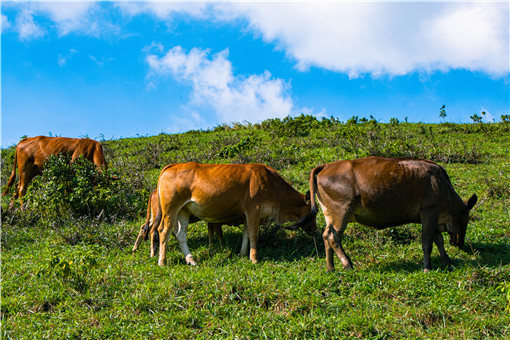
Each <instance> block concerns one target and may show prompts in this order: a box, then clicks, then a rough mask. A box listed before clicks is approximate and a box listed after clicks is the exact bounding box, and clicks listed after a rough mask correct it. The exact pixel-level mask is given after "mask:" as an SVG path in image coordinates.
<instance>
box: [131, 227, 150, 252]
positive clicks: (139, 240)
mask: <svg viewBox="0 0 510 340" xmlns="http://www.w3.org/2000/svg"><path fill="white" fill-rule="evenodd" d="M148 230H149V226H148V225H147V224H144V225H142V226H141V227H140V232H139V233H138V237H137V238H136V241H135V245H134V246H133V253H134V252H135V251H137V250H138V248H139V247H140V243H142V240H143V239H144V237H145V235H146V234H147V232H148Z"/></svg>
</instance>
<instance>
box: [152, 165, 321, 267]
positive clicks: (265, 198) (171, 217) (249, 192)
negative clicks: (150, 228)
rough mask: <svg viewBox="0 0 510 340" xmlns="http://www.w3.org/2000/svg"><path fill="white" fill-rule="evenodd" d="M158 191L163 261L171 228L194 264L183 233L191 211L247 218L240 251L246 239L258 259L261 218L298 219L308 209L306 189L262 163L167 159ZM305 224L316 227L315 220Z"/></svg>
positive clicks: (212, 219) (220, 219) (223, 218)
mask: <svg viewBox="0 0 510 340" xmlns="http://www.w3.org/2000/svg"><path fill="white" fill-rule="evenodd" d="M158 191H159V199H160V204H161V212H162V219H163V223H162V225H161V226H160V227H159V229H158V230H159V243H160V247H159V261H158V263H159V265H160V266H163V265H165V264H166V244H167V242H168V237H169V236H170V232H173V233H174V235H175V237H176V239H177V242H178V243H179V245H180V247H181V250H182V252H183V254H184V256H185V259H186V263H188V264H191V265H195V264H196V263H195V261H194V260H193V256H192V255H191V253H190V251H189V248H188V242H187V238H186V233H187V228H188V223H189V220H190V217H191V216H195V217H197V218H199V219H201V220H205V221H207V222H209V223H225V222H227V223H228V222H229V221H233V220H237V219H242V220H245V221H246V223H245V228H244V232H243V243H242V246H241V253H240V255H246V254H247V252H248V241H249V243H250V259H251V260H252V261H253V263H257V238H258V231H259V223H260V221H261V220H270V221H275V222H276V223H284V222H287V221H297V220H299V218H300V217H302V216H304V215H305V214H307V213H308V212H309V211H310V203H309V201H307V200H306V197H305V195H303V194H301V193H299V192H297V191H296V190H294V189H293V188H292V186H291V185H290V184H289V183H287V182H286V181H285V180H284V179H283V178H282V177H281V176H280V175H279V174H278V173H277V172H276V170H274V169H272V168H270V167H268V166H265V165H263V164H198V163H193V162H192V163H180V164H171V165H168V166H166V167H165V168H164V169H163V171H162V172H161V174H160V175H159V179H158ZM309 226H310V227H313V228H314V227H315V224H313V223H312V224H311V225H309Z"/></svg>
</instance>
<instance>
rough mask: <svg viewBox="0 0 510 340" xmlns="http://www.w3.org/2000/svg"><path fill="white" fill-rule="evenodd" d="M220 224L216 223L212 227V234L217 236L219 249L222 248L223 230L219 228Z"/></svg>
mask: <svg viewBox="0 0 510 340" xmlns="http://www.w3.org/2000/svg"><path fill="white" fill-rule="evenodd" d="M221 227H222V224H221V223H216V224H215V225H214V233H215V234H216V236H218V242H219V243H220V247H223V229H222V228H221Z"/></svg>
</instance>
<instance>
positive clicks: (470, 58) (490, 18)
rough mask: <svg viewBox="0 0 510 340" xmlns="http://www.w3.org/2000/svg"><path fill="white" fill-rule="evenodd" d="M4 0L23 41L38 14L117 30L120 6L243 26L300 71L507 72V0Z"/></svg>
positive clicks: (60, 26)
mask: <svg viewBox="0 0 510 340" xmlns="http://www.w3.org/2000/svg"><path fill="white" fill-rule="evenodd" d="M2 6H10V7H15V8H18V12H17V16H16V18H15V20H14V21H15V25H14V26H13V27H14V29H15V30H16V31H17V32H18V33H19V35H20V38H21V39H25V40H27V39H34V38H38V37H41V36H43V35H44V34H45V29H43V28H42V27H40V26H39V25H38V24H37V22H36V21H35V20H34V16H35V15H44V16H46V17H48V18H50V19H51V20H52V21H53V22H54V23H55V25H54V26H55V27H56V28H57V30H58V33H59V34H60V35H66V34H69V33H71V32H76V33H79V34H85V35H92V36H96V37H101V36H105V35H108V34H114V35H119V34H120V33H121V28H120V26H119V25H118V24H113V23H112V21H111V19H110V13H111V12H114V11H116V10H117V11H120V13H122V14H123V19H127V20H129V18H130V17H134V16H137V15H149V16H151V17H152V18H153V19H154V20H157V21H160V22H164V23H167V24H171V23H174V22H175V20H176V18H181V17H182V16H185V17H186V18H193V19H196V20H207V21H214V22H218V23H229V24H232V25H236V26H238V27H239V26H240V27H242V29H247V30H251V31H253V32H254V34H255V36H256V37H260V38H262V39H263V40H264V41H266V42H268V43H270V44H274V45H275V46H276V48H277V49H280V50H283V51H285V53H286V55H287V56H288V57H289V58H290V59H291V60H294V61H295V63H296V67H297V68H298V69H299V70H302V71H306V70H308V69H309V68H310V67H318V68H323V69H326V70H330V71H333V72H341V73H346V74H348V75H349V76H350V77H359V76H361V75H364V74H369V75H371V76H374V77H378V76H382V75H389V76H398V75H405V74H409V73H412V72H416V71H418V72H422V73H423V72H433V71H437V70H439V71H448V70H450V69H466V70H469V71H477V72H483V73H486V74H489V75H491V76H493V77H501V76H506V75H507V74H508V72H509V4H508V2H489V1H485V2H474V1H473V2H453V3H437V2H418V3H416V2H415V3H409V2H397V3H395V2H320V3H312V2H277V3H267V2H242V3H203V2H194V3H186V2H163V1H153V2H118V3H113V5H112V4H111V3H105V2H102V3H97V2H78V3H63V2H58V3H39V2H30V3H26V2H23V3H14V4H13V3H10V2H7V3H5V5H4V4H2ZM3 21H4V20H3ZM6 22H8V21H6ZM123 22H125V21H123Z"/></svg>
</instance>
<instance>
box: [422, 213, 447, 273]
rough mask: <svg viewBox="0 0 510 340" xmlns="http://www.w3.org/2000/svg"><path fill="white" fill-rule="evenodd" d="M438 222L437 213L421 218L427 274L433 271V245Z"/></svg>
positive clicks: (423, 215)
mask: <svg viewBox="0 0 510 340" xmlns="http://www.w3.org/2000/svg"><path fill="white" fill-rule="evenodd" d="M437 221H438V217H437V214H435V213H423V214H422V216H421V223H422V229H421V248H422V250H423V271H424V272H425V273H427V272H429V271H430V270H431V269H432V267H431V265H430V254H431V253H432V244H433V242H434V239H435V235H436V230H437ZM443 249H444V248H443Z"/></svg>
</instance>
